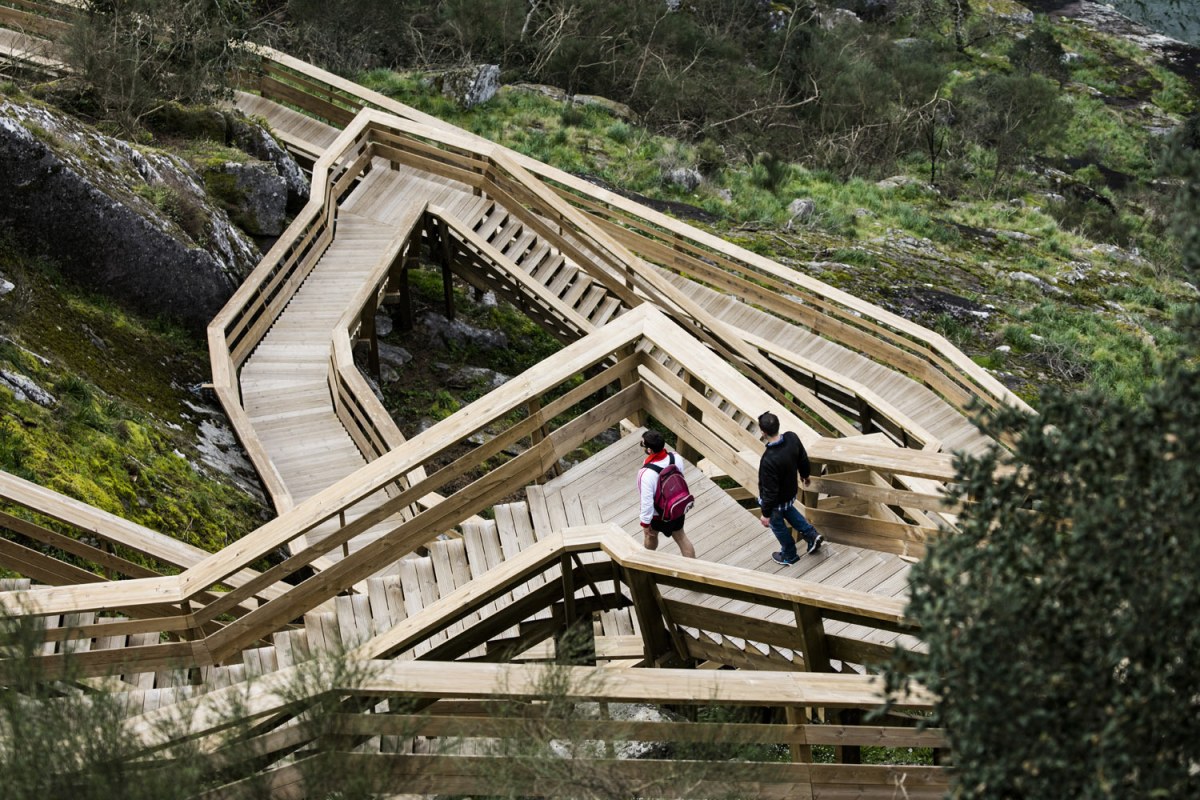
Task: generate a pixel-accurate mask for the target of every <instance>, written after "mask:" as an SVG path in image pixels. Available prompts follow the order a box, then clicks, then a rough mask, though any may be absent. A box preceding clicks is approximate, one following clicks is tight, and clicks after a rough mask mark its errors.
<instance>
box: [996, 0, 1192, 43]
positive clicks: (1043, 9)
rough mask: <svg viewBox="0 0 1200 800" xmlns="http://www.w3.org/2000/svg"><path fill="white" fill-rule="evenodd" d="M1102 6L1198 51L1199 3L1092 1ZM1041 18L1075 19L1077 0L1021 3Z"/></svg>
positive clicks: (1183, 0)
mask: <svg viewBox="0 0 1200 800" xmlns="http://www.w3.org/2000/svg"><path fill="white" fill-rule="evenodd" d="M1095 1H1097V2H1104V3H1105V5H1110V6H1112V7H1113V8H1115V9H1116V10H1117V12H1118V13H1120V14H1122V15H1124V16H1126V17H1128V18H1129V19H1131V20H1133V21H1134V22H1138V23H1140V24H1142V25H1144V26H1146V27H1147V28H1149V29H1150V30H1152V31H1157V32H1159V33H1163V34H1166V35H1167V36H1170V37H1172V38H1174V39H1178V40H1180V41H1181V42H1187V43H1188V44H1191V45H1194V46H1196V47H1200V0H1095ZM1020 2H1021V4H1022V5H1024V6H1026V7H1027V8H1029V9H1030V10H1031V11H1036V12H1038V13H1041V14H1052V13H1056V12H1057V13H1061V14H1064V15H1066V16H1074V15H1075V13H1076V11H1077V9H1078V7H1079V5H1080V4H1079V2H1078V0H1020Z"/></svg>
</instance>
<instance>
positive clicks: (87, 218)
mask: <svg viewBox="0 0 1200 800" xmlns="http://www.w3.org/2000/svg"><path fill="white" fill-rule="evenodd" d="M0 228H4V229H8V230H11V231H13V233H14V234H15V235H16V236H18V237H19V238H20V239H21V240H22V241H23V242H25V244H26V245H27V246H29V247H31V248H34V249H37V250H40V251H41V252H43V253H44V254H46V255H47V256H49V257H50V258H52V259H53V260H54V261H56V262H57V263H58V265H59V266H60V267H61V269H62V271H63V272H64V274H66V275H68V276H69V277H70V278H71V279H73V280H75V281H77V282H78V283H80V284H82V285H84V286H87V287H89V288H91V289H93V290H95V291H98V292H101V293H103V294H105V295H108V296H110V297H113V298H115V299H117V300H118V301H119V302H121V303H122V304H124V305H126V306H128V307H130V308H132V309H134V310H136V311H138V312H140V313H144V314H147V315H149V316H163V317H167V318H170V319H173V320H176V321H178V322H179V323H182V324H183V325H185V326H186V327H188V328H190V329H192V330H195V331H199V330H202V329H203V328H204V326H205V325H207V324H208V322H209V320H211V319H212V317H213V315H214V314H216V312H217V311H218V310H219V309H220V308H221V306H222V305H224V303H225V301H226V300H228V298H229V296H230V295H231V294H232V292H233V290H234V288H235V287H236V286H237V285H238V283H239V282H240V281H241V279H242V278H243V277H245V275H246V274H247V273H248V272H249V271H250V270H251V269H252V268H253V267H254V264H255V263H256V262H257V260H258V257H259V253H258V251H257V248H256V247H255V246H254V244H253V243H252V242H251V241H250V240H249V239H247V238H246V236H245V234H243V233H242V232H241V231H239V230H237V229H236V228H235V227H233V225H231V224H230V221H229V218H228V216H227V215H226V214H225V213H224V212H223V211H220V210H218V209H214V208H213V207H212V206H211V204H209V202H208V199H207V196H206V195H205V192H204V189H203V188H202V186H201V184H200V181H199V180H198V178H197V176H196V173H195V172H194V171H193V170H192V169H191V168H190V167H189V166H187V165H186V164H185V163H184V162H182V161H181V160H179V159H177V158H174V157H171V156H168V155H163V154H160V153H155V152H142V151H140V150H137V149H135V148H134V147H132V146H130V145H129V144H128V143H126V142H124V141H121V140H119V139H114V138H112V137H108V136H104V135H103V134H101V133H99V132H97V131H96V130H94V129H92V128H89V127H88V126H86V125H83V124H82V123H80V122H78V121H76V120H74V119H72V118H71V117H68V116H66V115H63V114H60V113H58V112H56V111H54V110H52V109H49V108H46V107H43V106H41V105H37V104H33V103H28V104H22V103H18V102H15V101H13V100H11V99H5V100H4V101H3V102H2V103H0Z"/></svg>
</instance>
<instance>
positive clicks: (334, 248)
mask: <svg viewBox="0 0 1200 800" xmlns="http://www.w3.org/2000/svg"><path fill="white" fill-rule="evenodd" d="M426 202H430V203H435V202H436V203H440V204H443V205H445V206H447V207H448V208H452V209H455V210H460V209H461V210H466V209H468V208H471V207H477V206H478V205H479V200H478V198H475V197H473V196H472V195H471V193H470V191H469V190H468V189H465V188H464V187H461V186H456V185H453V184H452V183H450V182H449V181H446V180H443V179H440V178H437V177H436V176H435V177H427V176H422V175H418V174H416V173H415V172H413V171H412V170H407V169H405V170H391V169H388V168H387V166H386V165H385V164H382V163H381V164H380V165H379V167H378V168H377V169H374V170H372V171H371V172H370V173H369V174H368V176H367V178H366V179H365V180H363V181H362V183H361V184H360V185H359V186H358V188H356V189H355V190H354V193H353V194H352V195H351V196H350V197H349V198H348V199H347V200H346V202H345V203H344V204H343V206H342V210H341V213H340V214H339V216H338V222H337V235H336V236H335V237H334V240H333V244H332V245H331V246H330V247H329V249H328V250H327V251H326V252H325V254H324V255H323V256H322V257H321V259H320V261H319V262H318V263H317V265H316V266H315V267H314V268H313V271H312V272H311V273H310V274H309V276H308V277H307V278H306V279H305V281H304V283H303V285H302V286H301V287H300V289H299V290H298V291H297V292H296V295H295V296H294V297H293V298H292V300H291V301H290V302H289V303H288V305H287V307H286V308H285V310H284V311H283V313H282V314H281V315H280V316H279V318H278V320H277V321H276V322H275V324H274V326H272V328H271V330H270V331H269V332H268V333H267V335H266V336H265V337H264V338H263V340H262V342H261V344H259V346H258V347H257V348H256V349H255V351H254V353H253V355H251V357H250V359H249V360H248V361H247V362H246V364H245V366H244V367H243V369H242V372H241V376H240V377H241V388H242V398H243V404H244V407H245V409H246V412H247V414H248V416H249V418H250V421H251V423H252V424H253V426H254V429H255V432H256V433H257V435H258V437H259V439H260V441H261V442H262V444H263V446H264V448H265V449H266V451H267V453H268V456H269V457H270V458H271V460H272V462H273V463H274V465H275V467H276V469H277V471H278V472H279V475H280V477H281V478H282V479H283V481H284V483H285V485H286V486H287V490H288V492H289V493H290V495H291V499H292V501H293V502H294V503H300V502H303V501H305V500H307V499H308V498H310V497H312V496H313V495H315V494H317V493H318V492H320V491H321V490H322V489H325V488H326V487H328V486H330V485H332V484H333V483H336V482H337V481H338V480H340V479H342V478H344V477H346V476H347V475H350V474H351V473H353V472H354V471H356V470H358V469H359V468H361V467H362V466H363V465H364V464H365V463H366V458H365V457H364V456H363V454H362V452H361V451H360V450H359V448H358V447H357V445H356V444H355V442H354V440H353V439H352V438H351V437H350V434H349V433H348V432H347V431H346V429H345V427H344V426H343V425H342V422H341V420H339V419H338V416H337V414H336V413H335V412H334V409H333V401H332V396H331V393H330V388H329V369H330V366H329V365H330V356H331V350H332V341H333V334H334V329H335V326H336V324H337V323H338V321H339V320H340V319H341V317H342V315H343V314H344V313H345V310H346V308H347V306H349V305H350V301H351V298H353V297H354V296H355V295H356V294H357V293H358V292H360V291H361V290H362V288H363V286H364V284H365V283H366V282H367V280H368V276H369V274H370V273H371V271H372V269H373V268H375V267H376V265H377V263H378V260H379V258H380V253H381V252H383V251H384V250H385V249H386V247H387V245H388V243H389V242H390V241H391V240H392V239H393V237H394V236H395V231H394V226H395V225H396V223H397V222H398V221H399V218H400V217H401V216H402V215H403V214H404V213H405V211H406V210H407V209H408V208H409V206H410V204H414V203H426ZM368 510H369V508H363V509H361V513H366V512H367V511H368ZM383 530H386V526H380V532H381V531H383ZM319 538H320V532H318V534H317V535H316V536H315V537H313V536H309V537H307V541H306V542H305V543H306V544H312V543H314V541H317V540H319ZM375 538H377V536H369V535H368V536H363V537H358V538H356V540H355V542H354V544H353V545H352V547H353V548H355V549H357V548H361V547H363V546H366V545H367V544H369V543H370V542H371V541H374V539H375Z"/></svg>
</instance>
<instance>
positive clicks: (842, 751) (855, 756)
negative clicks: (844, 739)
mask: <svg viewBox="0 0 1200 800" xmlns="http://www.w3.org/2000/svg"><path fill="white" fill-rule="evenodd" d="M830 716H832V717H833V721H834V722H836V723H837V724H839V725H858V724H860V723H861V722H862V710H861V709H857V708H843V709H840V710H838V711H831V712H830ZM833 752H834V756H833V758H834V760H835V761H837V762H838V763H839V764H861V763H862V748H861V747H860V746H858V745H856V744H839V745H836V746H835V747H834V748H833Z"/></svg>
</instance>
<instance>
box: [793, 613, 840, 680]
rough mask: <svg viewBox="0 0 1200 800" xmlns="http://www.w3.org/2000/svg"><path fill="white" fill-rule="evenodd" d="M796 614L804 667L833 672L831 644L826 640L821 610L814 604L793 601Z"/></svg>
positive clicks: (814, 670) (811, 669) (813, 670)
mask: <svg viewBox="0 0 1200 800" xmlns="http://www.w3.org/2000/svg"><path fill="white" fill-rule="evenodd" d="M792 610H793V612H795V614H796V628H797V630H798V631H799V633H800V652H801V653H802V654H803V655H804V668H805V669H806V670H808V671H809V672H833V667H832V666H830V664H829V644H828V642H827V641H826V640H825V625H824V624H823V623H822V621H821V612H820V611H819V610H818V609H816V608H815V607H813V606H809V605H804V604H802V603H792Z"/></svg>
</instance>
